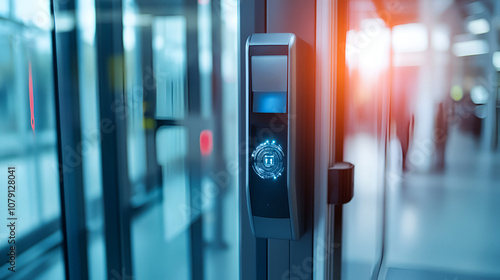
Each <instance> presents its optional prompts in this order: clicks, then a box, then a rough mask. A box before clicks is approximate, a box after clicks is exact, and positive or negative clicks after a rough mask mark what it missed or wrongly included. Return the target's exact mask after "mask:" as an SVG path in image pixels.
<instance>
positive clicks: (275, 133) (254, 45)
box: [246, 33, 304, 240]
mask: <svg viewBox="0 0 500 280" xmlns="http://www.w3.org/2000/svg"><path fill="white" fill-rule="evenodd" d="M296 41H297V40H296V37H295V35H294V34H291V33H262V34H253V35H251V36H250V37H249V38H248V40H247V45H246V88H247V92H246V99H247V103H246V104H247V106H248V108H247V110H246V112H247V114H246V124H247V125H246V140H247V141H246V145H247V149H246V151H247V167H248V168H247V170H246V178H247V184H246V191H247V200H248V201H247V204H248V210H249V213H250V222H251V224H252V231H253V233H254V234H255V236H256V237H260V238H276V239H290V240H297V239H299V238H300V236H301V235H302V233H303V227H304V225H303V221H302V220H303V215H302V211H303V210H302V209H301V208H302V207H301V205H302V202H301V200H302V195H301V191H302V187H303V186H301V183H300V182H299V181H298V180H297V175H298V172H300V168H297V167H296V166H297V160H298V159H297V151H298V148H299V147H297V136H298V135H299V134H300V131H299V128H298V126H297V118H299V117H300V116H298V115H297V107H298V106H299V105H298V104H297V103H298V102H299V101H300V99H299V98H298V97H297V95H298V92H297V89H296V79H297V78H299V77H297V71H296V56H297V55H299V54H297V48H296V43H297V42H296Z"/></svg>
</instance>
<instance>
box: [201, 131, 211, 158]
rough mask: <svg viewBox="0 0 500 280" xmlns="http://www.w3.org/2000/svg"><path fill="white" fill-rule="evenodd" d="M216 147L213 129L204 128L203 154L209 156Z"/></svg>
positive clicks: (202, 137)
mask: <svg viewBox="0 0 500 280" xmlns="http://www.w3.org/2000/svg"><path fill="white" fill-rule="evenodd" d="M213 147H214V141H213V135H212V131H211V130H209V129H206V130H203V131H202V132H201V133H200V152H201V155H203V156H208V155H210V154H211V153H212V150H213Z"/></svg>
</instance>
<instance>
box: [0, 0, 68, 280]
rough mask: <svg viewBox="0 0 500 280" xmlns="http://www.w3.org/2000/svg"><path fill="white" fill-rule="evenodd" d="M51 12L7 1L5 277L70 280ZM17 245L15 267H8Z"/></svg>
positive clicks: (2, 107)
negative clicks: (66, 262)
mask: <svg viewBox="0 0 500 280" xmlns="http://www.w3.org/2000/svg"><path fill="white" fill-rule="evenodd" d="M49 8H50V6H49V2H48V1H39V2H36V3H35V4H33V3H30V1H2V2H1V3H0V50H1V52H0V131H1V133H0V170H2V182H4V184H2V186H3V188H2V190H1V191H0V201H2V203H0V207H2V209H1V211H0V220H1V221H2V224H9V223H10V222H12V223H14V224H15V232H14V233H13V232H12V231H9V232H8V231H7V230H4V229H6V227H5V226H3V227H2V230H1V234H0V253H1V255H2V263H1V267H0V278H2V279H12V278H16V279H23V278H24V279H29V278H34V277H35V276H36V275H38V276H41V277H48V278H52V279H60V278H62V277H63V276H64V263H63V254H62V250H61V247H60V246H59V245H60V242H61V239H62V234H61V231H60V213H61V211H60V199H59V176H58V175H59V174H58V170H59V169H58V164H57V162H58V154H57V153H58V152H57V131H56V117H55V116H56V113H55V112H56V111H55V110H56V107H55V99H54V98H55V95H54V77H53V70H52V68H53V64H52V55H53V54H52V40H51V22H50V9H49ZM8 171H10V172H8ZM7 183H8V186H9V187H8V186H7ZM8 199H10V200H8ZM8 208H9V209H10V210H8ZM8 222H9V223H8ZM10 229H11V230H12V228H10ZM13 237H15V239H13ZM8 240H15V242H16V243H13V242H12V243H8ZM11 245H15V246H16V249H15V252H16V255H17V257H16V260H15V264H11V263H8V262H6V260H7V257H5V256H6V255H7V254H9V253H10V252H11V248H9V247H10V246H11ZM11 266H15V268H14V269H15V270H16V271H17V272H16V273H12V272H11V271H9V270H8V268H9V267H11Z"/></svg>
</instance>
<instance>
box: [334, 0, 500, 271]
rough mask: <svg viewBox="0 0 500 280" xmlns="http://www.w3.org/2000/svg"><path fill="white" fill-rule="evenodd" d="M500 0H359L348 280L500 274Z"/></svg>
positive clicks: (351, 110)
mask: <svg viewBox="0 0 500 280" xmlns="http://www.w3.org/2000/svg"><path fill="white" fill-rule="evenodd" d="M499 4H500V2H498V1H486V0H484V1H475V0H471V1H431V0H421V1H390V0H387V1H363V0H354V1H351V5H350V17H351V28H350V31H349V32H348V40H347V52H346V55H347V60H348V61H347V66H348V69H349V73H350V74H349V75H350V76H349V101H348V104H349V105H348V114H347V141H346V143H345V159H346V160H347V161H351V162H353V163H354V164H355V165H356V180H355V184H356V185H355V196H354V199H353V200H352V202H351V203H349V204H347V205H346V206H345V209H346V210H345V213H344V223H345V226H344V227H345V228H344V232H343V236H344V240H345V242H346V244H345V251H344V256H343V260H344V261H343V267H344V270H343V271H342V278H343V279H498V278H499V277H500V270H499V266H498V263H499V262H500V254H499V252H500V243H499V241H498V238H497V236H499V235H500V222H499V221H500V220H499V219H498V217H497V213H499V210H500V209H499V206H498V205H500V189H499V186H500V178H499V176H498V174H499V172H498V170H499V169H498V167H499V160H500V154H499V152H498V133H499V130H498V128H499V123H498V120H499V118H498V116H499V113H498V112H499V111H498V110H499V109H498V108H499V106H498V104H499V103H498V96H499V95H498V69H500V68H499V67H498V66H499V65H500V63H499V60H498V57H499V56H498V53H499V52H498V49H499V47H498V34H499V30H498V26H497V24H496V23H495V22H496V21H497V20H498V17H500V13H499V12H500V6H499ZM386 97H387V98H386ZM384 100H387V101H388V103H385V101H384ZM388 106H390V107H388ZM384 108H388V110H386V111H385V109H384ZM385 114H387V116H389V117H388V118H385V117H384V116H385ZM380 120H382V121H380ZM384 126H387V128H386V129H385V131H386V132H387V133H388V134H385V135H387V136H388V137H387V138H385V135H384ZM380 133H381V134H380ZM385 145H386V146H385ZM384 146H385V147H384ZM381 174H382V176H381Z"/></svg>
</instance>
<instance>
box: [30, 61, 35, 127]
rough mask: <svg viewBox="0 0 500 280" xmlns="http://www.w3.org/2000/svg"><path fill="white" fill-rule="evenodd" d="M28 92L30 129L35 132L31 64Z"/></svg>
mask: <svg viewBox="0 0 500 280" xmlns="http://www.w3.org/2000/svg"><path fill="white" fill-rule="evenodd" d="M29 90H30V112H31V129H33V132H35V112H34V110H35V109H34V105H33V77H32V75H31V62H30V63H29Z"/></svg>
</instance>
